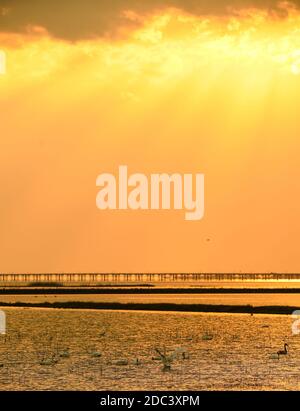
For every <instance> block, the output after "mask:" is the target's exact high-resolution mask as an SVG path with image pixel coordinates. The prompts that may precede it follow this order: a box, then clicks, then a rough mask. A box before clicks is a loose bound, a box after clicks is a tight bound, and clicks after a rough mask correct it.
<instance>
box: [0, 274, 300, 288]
mask: <svg viewBox="0 0 300 411" xmlns="http://www.w3.org/2000/svg"><path fill="white" fill-rule="evenodd" d="M293 280H294V281H295V280H296V281H297V280H300V273H41V274H38V273H34V274H33V273H23V274H20V273H1V274H0V285H5V284H16V283H17V284H18V285H21V284H31V283H62V284H71V283H74V284H86V285H90V284H101V283H139V284H146V283H156V282H206V281H207V282H209V281H293Z"/></svg>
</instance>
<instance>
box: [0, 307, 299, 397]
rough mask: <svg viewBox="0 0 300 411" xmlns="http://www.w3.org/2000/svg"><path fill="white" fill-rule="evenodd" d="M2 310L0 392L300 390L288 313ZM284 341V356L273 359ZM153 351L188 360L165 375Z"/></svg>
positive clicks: (295, 341)
mask: <svg viewBox="0 0 300 411" xmlns="http://www.w3.org/2000/svg"><path fill="white" fill-rule="evenodd" d="M5 311H6V313H7V335H6V338H5V337H4V336H0V364H3V366H2V367H0V389H2V390H21V389H22V390H67V389H70V390H108V389H112V390H118V389H120V390H134V389H137V390H140V389H145V390H147V389H148V390H151V389H152V390H155V389H156V390H162V389H168V390H172V389H174V390H175V389H177V390H183V389H193V390H212V389H213V390H266V389H277V390H278V389H298V388H299V382H298V381H299V377H298V375H299V367H298V364H299V361H300V336H295V335H292V332H291V325H292V318H291V317H290V316H279V315H273V316H267V315H254V316H250V315H245V314H244V315H228V314H186V313H162V312H156V313H154V312H118V311H96V310H53V309H28V308H23V309H19V308H9V309H5ZM284 342H288V343H289V347H290V352H289V354H288V355H287V356H285V357H282V358H280V359H279V360H277V359H276V360H275V359H272V358H271V355H272V353H276V352H277V350H278V349H281V348H282V345H283V343H284ZM155 348H159V349H160V350H161V351H163V352H165V353H166V354H167V355H172V354H173V353H174V352H176V350H177V351H178V350H179V349H183V350H185V351H186V353H187V355H186V356H185V358H183V356H182V355H178V356H177V357H176V358H174V359H173V360H172V362H171V370H170V371H168V372H164V371H163V364H162V361H161V360H160V359H159V357H158V356H157V353H156V352H155ZM178 352H180V350H179V351H178Z"/></svg>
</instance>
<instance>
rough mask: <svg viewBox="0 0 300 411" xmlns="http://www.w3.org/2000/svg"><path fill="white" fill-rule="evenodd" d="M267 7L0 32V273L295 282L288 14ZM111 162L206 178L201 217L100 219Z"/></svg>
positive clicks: (296, 147)
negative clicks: (92, 28) (114, 28)
mask: <svg viewBox="0 0 300 411" xmlns="http://www.w3.org/2000/svg"><path fill="white" fill-rule="evenodd" d="M281 7H283V10H284V11H285V15H284V17H282V16H276V15H270V14H269V13H268V12H267V11H266V10H264V9H256V8H251V9H249V8H248V9H242V10H240V11H238V12H235V13H234V14H232V15H230V14H229V15H219V14H215V15H214V14H210V15H209V16H207V15H205V16H204V15H201V14H200V15H199V13H198V14H192V13H188V12H187V11H184V10H182V9H178V8H177V9H176V8H162V9H160V10H159V11H153V13H147V14H144V13H142V12H137V11H135V10H130V9H125V8H124V10H122V18H123V19H125V21H128V25H124V26H123V27H122V28H120V30H119V33H118V36H115V37H114V38H112V37H105V36H104V37H103V36H99V37H91V38H84V39H79V40H78V39H77V40H76V41H70V40H68V39H64V38H59V37H57V36H54V35H52V34H51V33H50V32H49V30H48V29H47V28H46V27H43V26H38V25H28V26H27V28H26V30H25V31H19V32H16V31H10V30H6V31H4V30H2V31H0V49H2V50H3V51H5V52H6V59H7V72H6V74H5V75H0V113H1V114H0V120H1V128H0V136H1V137H0V141H1V150H0V187H1V188H0V193H1V197H0V198H1V205H0V210H1V213H0V227H1V231H0V271H1V272H68V271H77V272H79V271H84V272H88V271H98V272H107V271H109V272H120V271H127V272H130V271H132V272H136V271H144V272H148V271H155V272H161V271H170V272H171V271H176V272H180V271H221V272H227V271H247V272H250V271H258V272H263V271H280V272H282V271H286V272H297V271H298V272H299V271H300V262H299V247H298V239H299V236H300V220H299V215H298V213H299V209H300V190H299V188H300V183H299V178H300V167H299V151H300V141H299V135H300V133H299V131H300V122H299V107H300V37H299V30H300V12H299V11H297V9H296V8H294V7H292V6H288V5H284V6H281ZM132 23H138V24H132ZM120 164H126V165H128V168H129V171H130V172H132V173H134V172H140V173H145V174H149V173H156V172H167V173H173V172H178V173H196V172H200V173H204V174H205V184H206V191H205V217H204V219H203V220H201V221H193V222H190V221H185V220H184V218H183V216H182V214H181V213H178V211H160V212H157V211H117V212H116V211H110V212H103V211H99V210H98V209H97V208H96V204H95V199H96V194H97V191H98V189H97V187H96V185H95V181H96V177H97V176H98V174H100V173H103V172H110V173H117V169H118V166H119V165H120ZM208 239H209V241H208Z"/></svg>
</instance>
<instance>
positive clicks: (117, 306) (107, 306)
mask: <svg viewBox="0 0 300 411" xmlns="http://www.w3.org/2000/svg"><path fill="white" fill-rule="evenodd" d="M0 307H3V308H5V307H14V308H60V309H75V310H76V309H84V310H86V309H91V310H116V311H120V310H122V311H123V310H125V311H168V312H172V311H173V312H199V313H228V314H251V315H253V314H274V315H275V314H277V315H280V314H281V315H282V314H286V315H291V314H292V313H293V311H295V310H298V309H299V307H292V306H252V305H214V304H173V303H153V304H152V303H150V304H149V303H145V304H143V303H96V302H83V301H67V302H54V303H49V302H44V303H24V302H16V303H5V302H1V301H0Z"/></svg>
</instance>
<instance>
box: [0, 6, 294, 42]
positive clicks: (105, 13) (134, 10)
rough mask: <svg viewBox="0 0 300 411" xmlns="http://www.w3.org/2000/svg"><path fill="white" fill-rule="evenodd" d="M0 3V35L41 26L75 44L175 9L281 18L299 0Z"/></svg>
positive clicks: (120, 32) (111, 34)
mask: <svg viewBox="0 0 300 411" xmlns="http://www.w3.org/2000/svg"><path fill="white" fill-rule="evenodd" d="M289 4H290V5H292V6H288V3H287V2H282V1H281V2H278V1H277V0H210V1H207V0H143V1H140V0H111V1H102V0H85V1H84V2H83V1H82V0H39V1H38V2H37V1H35V0H26V2H25V1H23V0H0V32H1V31H2V32H15V33H28V30H29V31H30V28H32V27H43V28H44V30H45V31H47V32H49V33H50V34H51V36H53V37H56V38H60V39H64V40H70V41H78V40H84V39H90V38H97V37H109V38H111V37H120V36H122V35H124V32H125V33H126V31H127V30H130V29H131V28H136V27H138V26H140V25H141V24H142V19H141V18H140V16H148V15H151V14H153V13H156V12H157V11H158V10H160V9H166V8H179V9H181V10H183V11H185V12H187V13H191V14H194V15H228V14H234V13H236V11H237V10H241V9H245V8H259V9H265V10H267V11H268V12H270V13H271V14H276V15H279V16H283V17H284V16H285V15H287V13H288V8H289V7H297V8H299V7H300V0H292V1H290V2H289Z"/></svg>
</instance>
